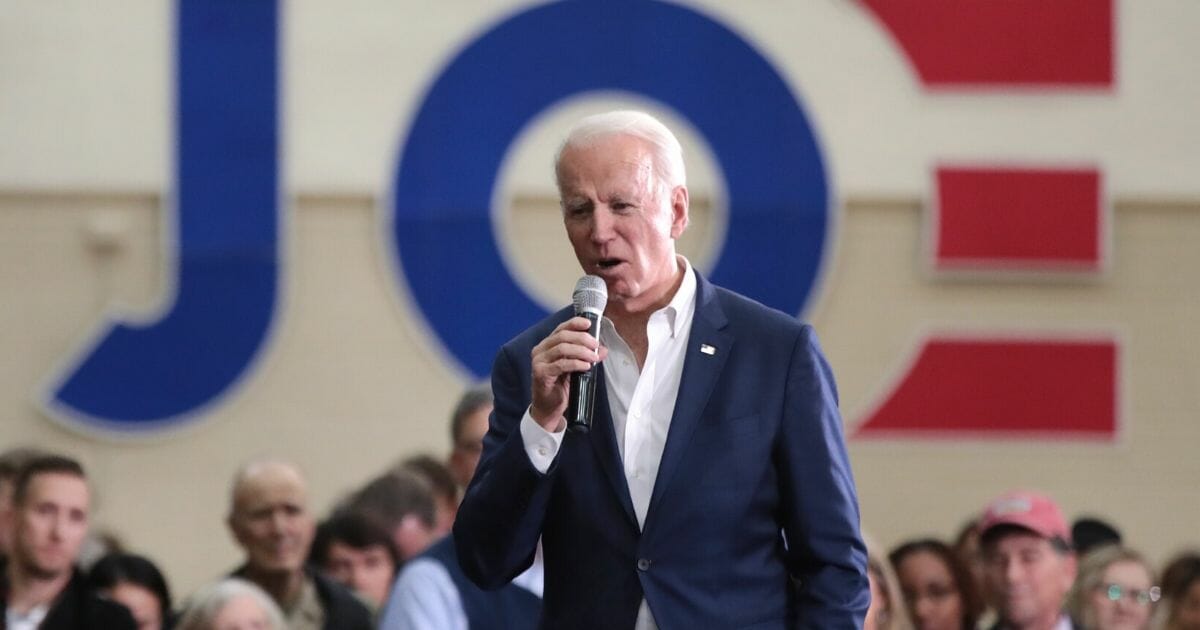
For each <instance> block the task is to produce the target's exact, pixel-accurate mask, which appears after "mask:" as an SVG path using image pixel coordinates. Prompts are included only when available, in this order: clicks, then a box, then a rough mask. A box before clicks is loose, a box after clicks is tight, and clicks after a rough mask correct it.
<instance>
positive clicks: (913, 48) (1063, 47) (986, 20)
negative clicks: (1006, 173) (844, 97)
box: [861, 0, 1114, 87]
mask: <svg viewBox="0 0 1200 630" xmlns="http://www.w3.org/2000/svg"><path fill="white" fill-rule="evenodd" d="M861 1H862V2H863V3H864V4H865V5H866V6H867V7H868V8H870V9H871V10H872V11H873V12H874V13H875V15H876V16H878V18H879V20H880V21H881V22H883V24H884V26H885V27H886V28H887V29H888V30H889V31H890V32H891V33H892V36H893V37H895V38H896V40H897V41H898V42H899V44H900V46H901V48H903V50H904V52H905V54H906V55H907V56H908V58H909V60H910V61H911V62H912V64H913V66H914V67H915V68H916V70H917V74H918V75H919V76H920V77H921V82H922V83H923V84H925V85H927V86H934V87H956V86H963V85H1003V86H1009V85H1037V86H1077V87H1078V86H1095V87H1105V86H1111V85H1112V83H1113V56H1114V54H1113V49H1114V34H1113V3H1112V0H920V1H917V0H861Z"/></svg>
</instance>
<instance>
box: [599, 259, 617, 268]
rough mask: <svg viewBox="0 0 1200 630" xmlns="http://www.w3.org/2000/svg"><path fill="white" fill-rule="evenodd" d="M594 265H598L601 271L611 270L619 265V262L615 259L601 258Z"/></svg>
mask: <svg viewBox="0 0 1200 630" xmlns="http://www.w3.org/2000/svg"><path fill="white" fill-rule="evenodd" d="M596 264H597V265H599V266H600V268H601V269H612V268H613V267H616V266H617V265H619V264H621V261H620V260H619V259H616V258H601V259H600V260H599V261H597V263H596Z"/></svg>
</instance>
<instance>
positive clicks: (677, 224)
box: [671, 186, 689, 239]
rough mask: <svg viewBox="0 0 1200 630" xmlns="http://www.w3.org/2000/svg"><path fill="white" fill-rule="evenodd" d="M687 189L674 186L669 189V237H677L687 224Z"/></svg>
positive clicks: (681, 233)
mask: <svg viewBox="0 0 1200 630" xmlns="http://www.w3.org/2000/svg"><path fill="white" fill-rule="evenodd" d="M688 221H689V219H688V189H687V186H676V187H675V188H673V189H672V190H671V238H674V239H678V238H679V237H680V236H683V231H684V230H686V229H687V226H688Z"/></svg>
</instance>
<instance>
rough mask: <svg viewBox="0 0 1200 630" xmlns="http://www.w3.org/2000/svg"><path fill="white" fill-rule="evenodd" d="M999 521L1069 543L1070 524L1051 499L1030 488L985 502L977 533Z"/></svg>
mask: <svg viewBox="0 0 1200 630" xmlns="http://www.w3.org/2000/svg"><path fill="white" fill-rule="evenodd" d="M999 525H1015V526H1017V527H1021V528H1024V529H1028V530H1029V531H1031V532H1033V533H1035V534H1037V535H1039V536H1041V537H1043V538H1047V539H1054V538H1057V539H1059V540H1062V541H1063V542H1064V543H1066V544H1068V545H1070V544H1071V528H1070V526H1068V525H1067V519H1065V518H1063V513H1062V510H1061V509H1059V507H1058V504H1057V503H1055V502H1054V499H1051V498H1050V497H1048V496H1046V495H1044V494H1042V493H1040V492H1033V491H1029V490H1014V491H1012V492H1006V493H1004V494H1002V495H1000V496H999V497H996V498H995V499H993V500H992V501H991V502H990V503H988V506H987V508H986V509H985V510H984V511H983V517H982V518H980V520H979V535H980V536H986V535H987V532H988V530H990V529H992V528H994V527H997V526H999Z"/></svg>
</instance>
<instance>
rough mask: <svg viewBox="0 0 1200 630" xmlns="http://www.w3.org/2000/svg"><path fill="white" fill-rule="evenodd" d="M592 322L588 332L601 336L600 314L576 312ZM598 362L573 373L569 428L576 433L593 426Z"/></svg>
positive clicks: (568, 400) (597, 336)
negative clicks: (586, 368) (584, 370)
mask: <svg viewBox="0 0 1200 630" xmlns="http://www.w3.org/2000/svg"><path fill="white" fill-rule="evenodd" d="M576 315H577V316H579V317H586V318H587V320H588V321H590V322H591V323H592V326H591V328H589V329H588V334H590V335H591V336H592V337H595V338H596V339H599V338H600V314H599V313H592V312H589V311H584V312H581V313H577V314H576ZM596 365H597V364H596V363H593V364H592V367H591V368H590V369H588V370H587V371H586V372H576V373H574V374H572V375H571V385H570V392H569V393H568V394H567V396H568V398H567V428H568V429H570V430H571V431H574V432H576V433H587V432H588V431H590V430H591V428H592V412H593V410H594V409H595V408H596V377H597V376H598V375H597V373H596Z"/></svg>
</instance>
